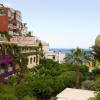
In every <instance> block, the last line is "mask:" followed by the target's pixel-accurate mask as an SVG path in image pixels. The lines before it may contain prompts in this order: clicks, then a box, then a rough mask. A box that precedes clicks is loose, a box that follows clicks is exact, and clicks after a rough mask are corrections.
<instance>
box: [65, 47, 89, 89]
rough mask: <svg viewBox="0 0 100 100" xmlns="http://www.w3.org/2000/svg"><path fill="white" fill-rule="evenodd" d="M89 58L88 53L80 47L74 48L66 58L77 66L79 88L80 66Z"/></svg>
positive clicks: (77, 84) (77, 85) (77, 86)
mask: <svg viewBox="0 0 100 100" xmlns="http://www.w3.org/2000/svg"><path fill="white" fill-rule="evenodd" d="M87 58H88V59H87ZM87 60H89V57H88V55H87V53H86V52H85V51H84V50H83V49H80V48H76V49H72V50H71V53H70V54H68V55H67V57H66V58H65V61H69V62H70V63H71V64H73V65H74V66H76V88H79V83H80V66H81V65H84V64H85V63H86V62H87Z"/></svg>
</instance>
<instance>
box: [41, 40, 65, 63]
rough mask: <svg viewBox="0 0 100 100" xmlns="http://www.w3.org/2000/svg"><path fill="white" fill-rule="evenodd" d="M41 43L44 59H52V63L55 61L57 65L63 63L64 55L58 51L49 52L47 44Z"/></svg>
mask: <svg viewBox="0 0 100 100" xmlns="http://www.w3.org/2000/svg"><path fill="white" fill-rule="evenodd" d="M41 43H42V49H43V54H44V57H45V58H47V59H52V60H54V61H57V62H58V63H60V64H61V63H64V58H65V57H66V54H65V53H63V52H60V51H53V50H52V51H51V50H49V43H46V42H45V41H41Z"/></svg>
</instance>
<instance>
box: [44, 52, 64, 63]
mask: <svg viewBox="0 0 100 100" xmlns="http://www.w3.org/2000/svg"><path fill="white" fill-rule="evenodd" d="M65 56H66V55H65V53H62V52H57V51H48V52H47V53H46V54H45V57H46V58H47V59H52V60H54V61H57V62H58V63H64V58H65Z"/></svg>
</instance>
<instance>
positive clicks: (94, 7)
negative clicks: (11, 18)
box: [0, 0, 100, 49]
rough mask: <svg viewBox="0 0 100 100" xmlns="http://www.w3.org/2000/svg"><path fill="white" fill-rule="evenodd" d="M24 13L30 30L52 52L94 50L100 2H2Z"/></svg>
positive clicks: (1, 0) (69, 0) (74, 0)
mask: <svg viewBox="0 0 100 100" xmlns="http://www.w3.org/2000/svg"><path fill="white" fill-rule="evenodd" d="M0 3H3V4H6V5H9V6H10V7H12V8H14V9H18V10H20V11H21V12H22V17H23V22H26V23H27V24H28V30H29V31H33V35H34V36H38V37H39V38H40V39H41V40H44V41H46V42H48V43H49V44H50V48H76V47H80V48H86V49H88V48H90V47H91V46H92V45H94V42H95V38H96V36H97V35H99V34H100V0H0Z"/></svg>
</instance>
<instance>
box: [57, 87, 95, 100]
mask: <svg viewBox="0 0 100 100" xmlns="http://www.w3.org/2000/svg"><path fill="white" fill-rule="evenodd" d="M94 93H95V91H90V90H82V89H73V88H66V89H65V90H63V91H62V92H61V93H59V94H58V95H57V96H56V97H57V100H88V99H89V98H90V97H94V96H95V94H94Z"/></svg>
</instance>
